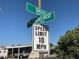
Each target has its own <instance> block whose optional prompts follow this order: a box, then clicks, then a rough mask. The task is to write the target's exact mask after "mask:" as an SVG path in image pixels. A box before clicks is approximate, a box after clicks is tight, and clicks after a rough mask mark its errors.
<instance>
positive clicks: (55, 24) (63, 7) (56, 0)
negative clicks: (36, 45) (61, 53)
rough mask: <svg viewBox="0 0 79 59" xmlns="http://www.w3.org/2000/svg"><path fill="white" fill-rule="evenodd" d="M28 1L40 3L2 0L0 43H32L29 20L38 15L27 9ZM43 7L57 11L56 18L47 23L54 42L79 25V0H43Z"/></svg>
mask: <svg viewBox="0 0 79 59" xmlns="http://www.w3.org/2000/svg"><path fill="white" fill-rule="evenodd" d="M27 2H28V3H32V4H34V5H36V6H37V4H38V0H0V45H3V44H4V45H12V44H14V45H17V44H32V28H27V22H28V21H29V20H30V19H32V18H34V17H35V16H36V15H34V14H32V13H29V12H28V11H26V10H25V7H26V6H25V4H26V3H27ZM42 9H44V10H46V11H49V12H51V11H54V12H55V17H56V19H55V20H54V21H51V22H48V23H46V24H47V25H48V26H49V37H50V39H49V40H50V42H52V43H53V44H57V42H58V40H59V36H62V35H63V34H64V33H65V32H66V31H67V30H71V29H74V28H75V27H77V26H78V25H79V0H42Z"/></svg>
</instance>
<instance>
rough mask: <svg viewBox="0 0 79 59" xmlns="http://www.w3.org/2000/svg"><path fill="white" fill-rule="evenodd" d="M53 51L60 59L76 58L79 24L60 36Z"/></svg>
mask: <svg viewBox="0 0 79 59" xmlns="http://www.w3.org/2000/svg"><path fill="white" fill-rule="evenodd" d="M55 53H56V54H57V56H58V57H60V58H61V59H77V58H78V56H79V26H78V27H76V28H75V29H73V30H71V31H67V32H66V33H65V35H63V36H61V37H60V39H59V41H58V45H57V46H56V47H55Z"/></svg>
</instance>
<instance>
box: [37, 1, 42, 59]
mask: <svg viewBox="0 0 79 59" xmlns="http://www.w3.org/2000/svg"><path fill="white" fill-rule="evenodd" d="M41 2H42V0H38V7H39V8H40V9H41V4H42V3H41ZM39 59H43V52H39Z"/></svg>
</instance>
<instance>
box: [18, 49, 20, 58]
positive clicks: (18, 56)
mask: <svg viewBox="0 0 79 59" xmlns="http://www.w3.org/2000/svg"><path fill="white" fill-rule="evenodd" d="M19 56H20V48H18V59H19Z"/></svg>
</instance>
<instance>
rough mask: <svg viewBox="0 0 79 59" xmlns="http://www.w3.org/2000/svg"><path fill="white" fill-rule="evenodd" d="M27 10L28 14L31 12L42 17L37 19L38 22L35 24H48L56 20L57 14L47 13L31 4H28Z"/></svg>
mask: <svg viewBox="0 0 79 59" xmlns="http://www.w3.org/2000/svg"><path fill="white" fill-rule="evenodd" d="M26 10H27V11H28V12H31V13H33V14H36V15H38V16H40V17H39V18H37V20H35V23H40V24H42V23H46V22H48V21H50V20H54V19H55V16H54V15H55V13H54V12H46V11H44V10H42V9H40V8H38V7H36V6H34V5H32V4H30V3H26Z"/></svg>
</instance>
